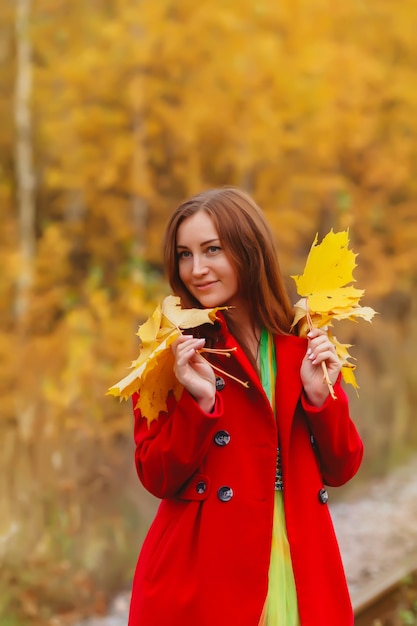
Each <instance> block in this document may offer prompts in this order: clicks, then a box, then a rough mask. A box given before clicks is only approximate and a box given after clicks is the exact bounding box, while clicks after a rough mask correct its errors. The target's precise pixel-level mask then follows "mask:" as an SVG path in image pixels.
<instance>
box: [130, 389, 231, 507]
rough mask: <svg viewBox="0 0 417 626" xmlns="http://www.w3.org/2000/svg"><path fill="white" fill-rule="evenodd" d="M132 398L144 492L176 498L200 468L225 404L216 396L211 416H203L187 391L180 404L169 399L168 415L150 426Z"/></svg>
mask: <svg viewBox="0 0 417 626" xmlns="http://www.w3.org/2000/svg"><path fill="white" fill-rule="evenodd" d="M137 399H138V396H137V394H134V395H133V407H134V418H135V425H134V439H135V444H136V448H135V465H136V470H137V473H138V476H139V478H140V481H141V482H142V484H143V486H144V487H145V489H147V490H148V491H149V492H150V493H152V494H153V495H154V496H156V497H157V498H167V497H173V496H175V495H176V494H177V493H178V491H180V490H181V488H182V487H183V486H184V485H185V483H186V482H187V481H188V480H189V479H190V478H191V476H192V475H193V474H194V473H195V471H196V470H197V469H198V468H199V466H200V465H201V463H202V461H203V459H204V457H205V455H206V453H207V450H208V448H209V446H210V444H211V441H212V437H213V434H214V432H215V431H216V427H217V422H218V420H219V418H220V417H221V415H222V413H223V405H222V400H221V398H220V397H219V395H218V394H217V395H216V402H215V405H214V409H213V411H212V412H211V413H204V411H202V410H201V408H200V407H199V405H198V404H197V402H196V401H195V400H194V398H193V397H192V396H191V395H190V394H189V393H188V391H186V390H184V391H183V393H182V396H181V398H180V399H179V401H178V402H177V401H176V400H175V398H174V397H173V396H170V397H169V398H168V402H167V405H168V410H167V412H163V413H160V415H159V417H158V419H156V420H154V421H152V422H151V423H150V424H148V421H147V420H146V419H145V418H143V417H142V416H141V413H140V410H139V409H138V408H135V406H136V403H137Z"/></svg>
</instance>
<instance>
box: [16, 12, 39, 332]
mask: <svg viewBox="0 0 417 626" xmlns="http://www.w3.org/2000/svg"><path fill="white" fill-rule="evenodd" d="M30 12H31V0H16V17H15V34H16V86H15V124H16V145H15V168H16V172H15V173H16V189H17V207H18V217H19V248H20V257H21V268H20V272H19V276H18V279H17V293H16V301H15V312H16V317H17V319H18V321H19V320H21V319H22V318H23V317H24V315H25V313H26V311H27V308H28V297H29V296H28V294H29V289H30V286H31V283H32V263H33V257H34V254H35V197H34V191H35V177H34V172H33V153H32V116H31V107H30V99H31V92H32V68H31V56H32V48H31V42H30V35H29V18H30Z"/></svg>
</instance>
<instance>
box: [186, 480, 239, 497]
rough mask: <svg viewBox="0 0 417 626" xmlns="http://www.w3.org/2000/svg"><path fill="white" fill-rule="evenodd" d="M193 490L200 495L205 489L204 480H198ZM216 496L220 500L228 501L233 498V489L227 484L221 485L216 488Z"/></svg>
mask: <svg viewBox="0 0 417 626" xmlns="http://www.w3.org/2000/svg"><path fill="white" fill-rule="evenodd" d="M195 490H196V492H197V493H198V494H199V495H202V494H203V493H205V492H206V490H207V483H206V482H205V481H204V480H199V481H198V483H197V484H196V486H195ZM217 497H218V498H219V500H220V501H221V502H229V500H231V499H232V498H233V489H232V488H231V487H229V486H228V485H223V486H222V487H220V488H219V489H218V490H217Z"/></svg>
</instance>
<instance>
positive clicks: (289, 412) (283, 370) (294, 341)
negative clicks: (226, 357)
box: [218, 314, 307, 436]
mask: <svg viewBox="0 0 417 626" xmlns="http://www.w3.org/2000/svg"><path fill="white" fill-rule="evenodd" d="M218 323H219V324H220V328H219V336H220V337H221V340H222V343H223V342H224V343H225V344H226V345H227V346H228V347H235V346H236V347H237V350H236V352H235V354H234V358H235V359H236V360H237V361H238V363H239V365H240V366H241V368H242V369H243V370H244V372H245V374H247V380H248V382H249V385H250V386H251V387H256V388H257V389H259V390H260V391H261V392H263V388H262V384H261V381H260V380H259V376H258V375H257V373H256V372H255V370H254V369H253V367H252V365H251V363H250V361H249V359H248V358H247V356H246V354H245V353H244V352H243V350H242V349H241V348H240V346H238V344H237V342H236V340H235V339H234V337H232V335H231V334H230V333H229V331H228V329H227V324H226V321H225V319H224V317H223V315H222V314H218ZM274 342H275V351H276V360H277V380H276V394H275V396H276V403H277V415H278V416H279V425H280V431H281V430H282V431H283V432H282V435H283V436H284V435H286V431H287V430H288V436H289V429H290V426H291V422H292V418H293V416H294V413H295V409H296V407H297V404H298V402H299V400H300V397H301V392H302V384H301V377H300V368H301V362H302V360H303V358H304V355H305V352H306V349H307V341H306V340H305V339H302V338H300V337H296V336H295V335H275V337H274Z"/></svg>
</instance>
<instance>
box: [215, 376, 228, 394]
mask: <svg viewBox="0 0 417 626" xmlns="http://www.w3.org/2000/svg"><path fill="white" fill-rule="evenodd" d="M225 384H226V383H225V382H224V378H222V377H221V376H216V391H221V390H222V389H224V386H225Z"/></svg>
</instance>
